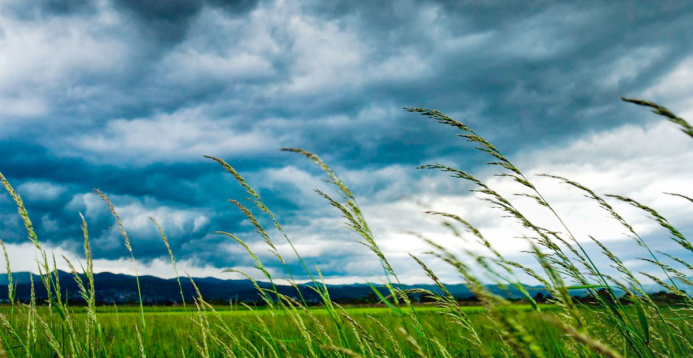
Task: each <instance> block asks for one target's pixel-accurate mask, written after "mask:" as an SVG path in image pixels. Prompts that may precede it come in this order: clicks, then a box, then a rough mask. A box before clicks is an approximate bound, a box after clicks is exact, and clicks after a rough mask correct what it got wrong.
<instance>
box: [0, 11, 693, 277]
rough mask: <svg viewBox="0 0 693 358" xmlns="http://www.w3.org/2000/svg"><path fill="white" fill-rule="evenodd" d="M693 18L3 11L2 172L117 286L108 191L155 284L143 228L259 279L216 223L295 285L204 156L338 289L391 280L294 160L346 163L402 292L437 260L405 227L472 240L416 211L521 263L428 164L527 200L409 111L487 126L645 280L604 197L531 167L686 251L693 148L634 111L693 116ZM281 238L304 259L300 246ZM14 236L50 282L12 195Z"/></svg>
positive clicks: (482, 206)
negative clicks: (670, 228) (477, 234)
mask: <svg viewBox="0 0 693 358" xmlns="http://www.w3.org/2000/svg"><path fill="white" fill-rule="evenodd" d="M691 24H693V3H691V2H689V1H657V2H652V3H650V4H649V5H646V4H645V3H642V2H637V1H612V2H607V3H604V2H598V1H573V2H560V3H558V2H551V1H510V2H507V1H476V0H473V1H472V0H470V1H459V2H457V1H454V2H453V1H450V2H447V1H433V0H431V1H392V2H390V1H376V2H372V1H368V2H360V1H348V0H343V1H342V0H337V1H327V2H325V1H300V2H298V1H281V0H279V1H253V0H235V1H227V0H206V1H205V0H196V1H192V0H169V1H157V0H141V1H140V0H74V1H62V0H29V1H27V0H4V1H2V2H0V172H2V173H3V174H4V175H5V176H6V177H7V179H8V180H9V181H10V182H11V183H12V184H13V185H14V187H15V188H16V189H17V191H18V192H19V194H20V195H21V196H22V197H23V198H24V200H25V203H26V206H27V209H28V211H29V214H30V217H31V218H32V220H33V222H34V224H35V225H36V229H37V232H38V235H39V239H40V240H41V242H42V243H43V244H44V245H45V246H46V248H49V249H50V250H54V251H55V252H56V254H65V255H67V256H68V257H79V256H80V255H81V254H82V252H81V246H80V245H81V242H82V238H81V231H80V227H79V225H80V219H79V213H83V214H84V215H85V217H86V219H87V221H88V223H89V225H90V235H91V240H92V247H93V250H94V257H95V258H96V259H97V262H96V266H97V270H101V271H104V270H106V271H114V272H128V273H132V269H131V265H130V264H128V263H127V262H126V260H125V259H126V258H127V257H128V256H129V254H128V252H127V250H126V249H125V246H124V245H123V242H122V239H121V238H120V237H119V235H118V233H117V231H115V230H112V229H111V228H110V227H111V226H112V225H113V223H114V221H113V218H112V216H110V215H109V213H108V210H107V208H106V206H105V204H104V203H103V202H102V201H101V200H100V199H99V198H98V197H96V196H95V195H94V194H93V192H92V190H93V189H94V188H99V189H101V190H102V191H104V192H106V193H107V194H108V195H109V196H110V197H111V199H112V201H113V203H114V204H115V206H116V209H117V210H118V212H119V213H120V215H121V217H122V219H123V222H124V224H125V228H126V229H127V230H128V232H129V233H130V235H131V237H132V246H133V250H134V253H135V256H136V257H137V258H138V260H139V261H140V271H141V272H143V273H148V274H155V275H159V276H164V277H171V276H173V270H172V269H171V268H170V266H169V264H168V258H167V253H166V248H165V246H164V245H163V243H162V242H161V240H160V238H159V237H158V235H157V232H156V229H155V227H154V226H153V225H152V223H151V222H150V221H149V220H148V218H147V217H148V216H151V217H154V218H156V219H157V220H158V221H159V222H160V223H161V224H162V226H163V228H164V230H165V231H166V233H167V234H168V236H169V239H170V241H171V246H172V249H173V251H174V253H175V254H176V256H177V259H178V261H179V265H180V267H181V270H186V271H188V272H190V273H191V274H193V275H199V276H217V277H227V278H234V277H237V276H234V275H233V274H228V273H222V272H221V270H222V269H224V268H237V269H244V270H248V272H249V273H251V274H252V275H254V276H255V275H256V273H255V272H254V271H253V270H252V269H251V268H250V267H251V266H252V260H251V259H250V257H248V255H247V254H245V253H244V251H243V249H242V247H240V246H239V245H238V244H236V243H234V242H231V241H229V240H228V238H225V237H222V236H219V235H217V234H214V231H216V230H224V231H228V232H232V233H235V234H237V235H238V236H239V237H241V238H243V239H245V240H246V241H247V242H248V243H249V244H250V246H251V247H252V248H254V249H255V250H256V251H257V253H258V255H259V256H260V257H261V258H262V259H263V260H264V261H265V262H266V265H267V266H268V267H270V268H272V269H273V271H274V272H276V273H277V275H279V276H281V275H282V274H281V269H280V265H279V264H278V263H277V262H276V260H273V259H272V255H271V254H270V253H269V252H268V251H267V249H266V246H265V244H264V242H263V241H262V239H261V238H260V237H258V236H257V235H256V234H254V232H253V228H252V226H251V225H250V223H249V222H248V221H247V220H245V219H244V216H243V214H242V213H240V212H239V211H238V210H237V209H236V208H235V207H234V206H233V205H231V204H230V203H228V199H239V200H242V199H244V198H245V197H246V196H247V195H246V194H245V193H244V192H243V191H242V188H241V187H240V186H239V185H238V184H237V183H235V182H234V181H233V179H232V178H231V176H229V175H226V174H225V173H224V171H223V169H222V168H221V167H220V166H219V165H218V164H216V163H214V162H212V161H210V160H208V159H205V158H204V157H203V155H204V154H208V155H214V156H218V157H221V158H223V159H225V160H227V161H228V162H229V163H230V164H231V165H233V166H234V167H235V168H236V169H238V171H239V172H240V173H241V174H242V175H244V176H245V177H246V179H247V180H248V182H249V183H250V185H252V186H253V187H255V188H256V189H257V191H258V192H259V193H260V195H261V196H262V198H263V199H264V200H265V202H266V203H267V205H268V206H269V208H270V209H271V210H273V211H274V212H275V214H276V216H277V218H278V219H279V221H280V222H281V223H282V224H283V225H284V226H285V228H286V230H287V232H288V234H289V237H290V238H291V239H292V240H293V242H294V244H295V245H296V247H297V249H298V251H299V252H300V253H301V254H302V255H303V256H304V258H305V259H306V261H307V262H308V264H309V265H310V266H311V267H313V265H314V264H318V265H319V266H320V268H321V270H322V271H323V274H324V275H325V276H326V277H328V279H329V280H331V281H332V282H355V281H362V280H363V279H364V278H369V277H373V275H377V274H379V273H380V272H381V271H380V270H379V269H378V263H377V260H376V258H375V256H373V255H372V254H371V253H370V252H368V250H367V249H365V248H364V247H363V246H361V245H358V244H356V240H358V237H357V235H356V234H354V233H351V232H350V231H349V230H348V228H347V227H346V225H344V223H343V220H342V219H341V218H340V216H339V213H338V212H337V211H336V210H335V209H334V208H332V207H330V205H329V203H328V202H326V201H325V200H324V199H322V198H320V197H319V196H318V195H317V194H315V193H314V192H313V189H314V188H316V187H317V188H325V184H324V182H323V181H322V180H323V179H324V178H325V177H324V174H323V173H321V172H320V170H319V169H318V168H317V167H315V166H314V165H311V163H309V162H308V161H307V160H306V159H305V158H303V157H300V156H298V155H296V154H291V153H286V152H280V151H279V149H280V148H282V147H301V148H304V149H306V150H309V151H312V152H314V153H316V154H318V155H320V156H321V157H322V158H323V159H324V160H325V161H326V162H327V163H328V164H329V165H331V166H332V167H333V168H334V169H335V170H336V171H337V173H338V174H339V175H340V176H341V177H342V178H343V179H344V181H345V182H346V184H347V185H349V186H350V187H351V189H352V191H353V192H354V194H355V195H356V197H357V200H358V202H359V204H360V205H361V206H362V208H363V210H364V212H365V215H366V218H367V220H369V223H370V225H371V226H372V229H373V231H374V233H375V237H376V241H377V242H378V243H379V244H380V245H381V247H382V248H383V250H384V251H385V253H386V255H387V256H388V257H389V258H391V260H392V262H393V264H394V265H395V269H396V270H397V271H398V272H399V273H400V275H401V277H402V278H403V280H404V281H407V282H426V279H425V275H424V274H423V272H422V271H421V270H419V269H417V268H416V267H415V264H414V263H413V261H412V260H411V258H409V256H408V255H407V253H408V252H412V253H417V254H418V253H422V252H424V251H427V250H428V249H429V248H428V247H427V246H426V245H425V244H424V243H422V242H421V240H420V239H418V238H416V237H415V236H413V235H411V234H409V233H408V232H409V231H415V232H418V233H421V234H423V235H426V236H428V237H431V238H433V239H434V240H436V241H438V242H441V243H443V244H445V245H446V246H447V247H450V248H451V249H453V250H462V249H464V248H467V247H466V246H465V245H467V244H465V243H464V242H463V241H461V240H459V239H455V238H453V237H452V235H451V234H450V232H449V231H448V230H447V229H445V228H444V227H443V226H442V225H441V223H440V221H439V220H438V219H435V218H431V217H428V216H427V215H425V214H423V212H424V211H426V210H428V209H434V210H442V211H450V212H453V213H456V214H458V215H460V216H462V217H464V218H466V219H468V220H469V221H470V222H472V223H473V224H475V225H477V226H478V227H479V228H481V229H482V231H483V232H484V233H486V235H487V236H488V237H489V238H490V239H491V240H492V241H493V242H494V243H495V244H497V245H498V247H499V248H500V249H501V251H502V252H504V253H506V254H508V255H509V256H510V257H516V256H518V257H519V255H521V253H520V251H521V250H522V249H523V248H526V244H525V242H524V240H522V239H518V237H519V236H521V235H523V231H522V230H521V228H519V227H518V226H517V225H515V224H514V223H513V221H512V220H509V219H504V218H503V217H502V213H500V212H498V211H497V210H494V209H493V208H491V207H490V206H489V205H488V204H487V203H485V202H484V201H482V200H480V197H479V196H478V195H476V194H473V193H470V192H469V189H472V187H471V186H470V185H468V184H466V183H463V182H462V181H460V180H459V179H454V178H449V177H448V176H446V175H445V174H442V173H437V172H433V171H424V170H417V169H416V167H417V166H418V165H421V164H426V163H434V162H441V163H445V164H448V165H452V166H456V167H459V168H462V169H464V170H467V171H469V172H471V173H473V174H475V175H477V176H479V177H480V178H483V179H484V180H487V181H488V183H489V184H490V185H492V186H493V187H494V188H497V189H498V190H500V191H501V192H503V193H507V194H510V195H511V194H512V193H518V192H522V188H520V187H518V186H517V185H514V184H512V183H511V182H509V181H508V180H504V179H503V178H499V177H495V176H493V174H497V173H498V168H489V167H488V166H486V165H485V164H484V163H485V162H486V161H488V160H489V158H487V157H484V156H483V155H482V154H481V153H480V152H478V151H475V150H473V148H472V147H470V145H469V144H468V143H466V142H464V141H463V140H462V139H461V138H459V137H456V136H455V134H457V133H456V132H455V131H454V129H453V128H449V127H444V126H442V125H440V124H437V123H435V122H434V121H431V120H427V119H425V118H424V117H422V116H419V115H415V114H411V113H407V112H406V111H404V110H403V109H402V108H403V107H427V108H435V109H438V110H441V111H443V112H445V113H447V114H448V115H450V116H452V117H454V118H456V119H459V120H461V121H464V122H465V123H467V124H469V125H470V126H472V127H473V128H474V129H475V130H476V131H477V132H478V133H479V134H481V135H483V136H485V137H486V138H488V139H489V140H490V141H491V142H493V143H495V144H496V146H497V147H498V149H499V150H501V151H502V152H504V153H505V154H507V155H508V156H509V157H510V158H511V159H512V160H513V161H514V162H515V163H516V165H517V166H518V167H520V168H521V169H522V170H523V171H525V173H526V174H527V175H528V177H530V179H533V180H536V184H537V185H538V186H539V189H540V190H541V191H542V193H543V194H545V195H546V196H547V198H548V199H549V201H550V202H551V203H552V204H554V205H555V206H556V208H557V210H558V212H559V213H560V214H562V215H563V216H564V218H565V219H566V221H567V222H568V223H569V225H571V228H572V229H573V230H574V231H575V233H576V234H577V235H578V237H579V239H580V240H588V238H587V235H593V236H595V237H596V238H599V239H601V240H604V241H605V242H606V243H607V244H608V245H610V247H611V248H613V249H614V250H615V251H616V252H617V253H618V254H619V255H622V258H623V259H624V260H626V261H627V262H629V264H631V265H633V267H636V268H637V267H640V266H642V267H645V265H644V264H643V263H640V262H638V261H637V260H636V259H637V258H638V257H641V256H642V255H643V254H644V253H643V252H642V249H640V248H638V247H637V246H636V245H634V244H632V242H631V241H629V239H627V238H626V237H625V236H624V235H622V233H623V231H624V230H623V229H622V228H620V227H619V226H618V225H616V224H615V223H614V221H613V220H609V218H608V217H607V216H606V214H605V213H603V212H602V211H600V209H599V208H598V206H597V205H596V204H594V203H591V202H589V201H588V200H586V199H584V198H583V197H582V194H581V193H580V192H577V191H575V190H572V189H570V188H569V187H567V186H565V185H560V184H559V183H557V182H556V181H554V180H547V179H541V178H538V177H536V174H538V173H550V174H556V175H563V176H567V177H569V178H572V179H574V180H577V181H580V182H581V183H583V184H585V185H587V186H589V187H591V188H593V189H594V190H595V191H596V192H597V193H600V194H606V193H613V194H621V195H626V196H630V197H632V198H634V199H636V200H639V201H641V202H643V203H644V204H647V205H650V206H652V207H654V208H655V209H657V210H658V211H660V212H661V213H662V214H664V215H665V216H667V217H668V218H669V219H670V221H671V222H672V223H673V224H674V225H676V226H677V227H679V228H680V230H681V231H682V232H683V233H684V234H687V235H688V236H693V222H691V220H690V218H691V214H693V206H692V205H691V203H690V202H686V201H685V200H683V199H681V198H677V197H672V196H668V195H665V194H663V192H676V193H681V194H684V195H688V196H693V185H691V184H692V183H693V180H692V179H693V176H692V175H691V174H692V173H693V171H692V170H693V141H692V140H690V138H688V137H686V136H685V135H683V134H681V133H680V131H679V130H678V129H677V128H676V127H675V126H674V125H673V124H671V123H668V122H666V121H665V120H664V119H662V118H661V117H657V116H656V115H654V114H652V113H649V112H648V111H647V110H646V109H644V108H639V107H636V106H634V105H630V104H626V103H623V102H621V101H620V100H619V97H620V96H634V97H640V98H645V99H649V100H654V101H657V102H659V103H661V104H663V105H665V106H667V107H669V108H671V109H672V110H673V111H675V112H676V113H678V114H679V115H681V116H683V117H684V118H693V96H692V94H693V28H692V26H691ZM513 202H516V203H517V205H518V206H519V207H521V208H523V209H525V210H527V212H528V215H530V216H531V217H532V218H534V219H536V220H537V222H538V223H541V224H545V225H547V226H549V227H553V226H552V225H555V224H556V223H555V222H553V221H552V219H551V218H550V217H549V216H548V215H547V213H546V212H544V211H542V209H541V208H536V207H534V206H532V205H530V203H529V201H526V200H522V199H521V198H513ZM614 205H615V207H616V208H618V209H619V210H621V211H622V212H623V214H624V216H625V217H626V219H628V220H629V221H630V222H631V223H632V224H633V225H634V227H635V228H636V230H638V231H639V233H640V234H641V235H642V236H643V237H644V238H646V240H648V242H651V245H652V246H653V247H654V248H655V249H657V250H664V251H667V252H671V253H675V254H680V255H683V253H682V252H680V251H679V250H678V249H677V247H676V246H675V245H673V244H672V243H671V241H670V240H669V239H668V237H667V235H666V233H665V232H664V231H662V230H659V229H658V228H657V226H656V223H654V222H652V221H649V220H648V219H647V218H646V217H645V216H643V215H641V214H640V213H639V212H637V211H635V210H632V209H629V208H628V207H627V206H624V205H619V204H618V203H614ZM257 214H258V216H261V215H260V214H259V213H257ZM261 222H262V223H263V224H266V225H268V226H269V224H270V222H269V221H268V220H267V218H266V217H262V216H261ZM271 234H272V235H273V238H274V239H275V241H276V243H277V246H278V247H279V250H280V251H281V252H282V253H285V254H286V255H285V256H286V258H287V260H288V261H289V266H292V267H293V266H296V265H297V260H296V259H295V258H293V256H292V255H291V250H290V248H289V247H288V245H287V244H286V242H285V241H284V239H283V238H282V237H281V236H280V235H276V233H275V232H271ZM0 238H2V239H3V240H4V241H5V242H7V243H8V248H9V251H10V254H11V261H12V262H11V264H12V269H13V270H15V271H24V270H29V269H32V270H34V271H36V269H35V261H34V258H35V256H36V253H35V250H34V249H33V248H32V246H31V245H29V244H28V240H27V238H26V232H25V231H24V230H23V226H22V224H21V221H20V218H19V216H18V215H17V213H16V208H15V207H14V206H13V204H12V202H11V200H10V197H9V195H7V193H5V192H3V193H2V194H0ZM686 257H687V256H686ZM517 259H518V260H528V259H527V258H517ZM427 260H428V261H429V262H430V263H431V265H432V266H433V267H435V268H436V269H437V270H439V274H440V276H441V277H443V278H445V279H446V280H450V281H455V280H457V276H456V275H455V274H454V272H453V271H452V270H451V269H449V268H447V267H445V266H444V265H443V264H441V263H439V262H436V261H435V260H432V259H431V258H427ZM528 262H529V261H528ZM643 270H646V269H643ZM294 273H295V274H297V275H298V276H299V277H302V276H301V275H300V272H297V271H295V272H294Z"/></svg>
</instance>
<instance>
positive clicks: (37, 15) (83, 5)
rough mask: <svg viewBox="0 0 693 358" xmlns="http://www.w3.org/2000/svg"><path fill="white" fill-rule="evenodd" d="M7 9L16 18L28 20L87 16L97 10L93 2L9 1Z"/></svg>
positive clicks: (63, 0)
mask: <svg viewBox="0 0 693 358" xmlns="http://www.w3.org/2000/svg"><path fill="white" fill-rule="evenodd" d="M5 9H6V10H8V11H9V12H10V13H12V14H13V15H14V16H16V17H18V18H21V19H27V20H30V19H45V18H50V17H53V16H76V15H85V14H88V13H93V11H94V10H95V8H94V3H93V1H92V0H28V1H9V2H8V4H7V5H6V7H5Z"/></svg>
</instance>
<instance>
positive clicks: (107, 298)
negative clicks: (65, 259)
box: [0, 271, 661, 304]
mask: <svg viewBox="0 0 693 358" xmlns="http://www.w3.org/2000/svg"><path fill="white" fill-rule="evenodd" d="M12 278H13V281H14V284H15V285H16V287H17V298H18V299H20V300H22V301H27V300H29V299H30V297H31V284H30V282H31V281H30V274H29V273H28V272H17V273H13V274H12ZM58 279H59V283H60V287H61V292H62V294H63V297H68V298H69V300H70V302H71V304H79V303H80V302H82V301H83V300H82V298H81V296H80V295H79V286H78V285H77V283H76V282H75V278H74V276H73V274H71V273H68V272H64V271H59V272H58ZM80 279H82V280H84V276H83V275H80ZM33 280H34V289H35V292H36V297H37V299H39V300H41V299H45V298H46V292H45V289H44V286H43V283H42V282H41V278H40V277H39V276H38V275H33ZM193 281H194V282H195V285H196V286H197V288H198V289H199V290H200V293H201V294H202V297H204V298H205V300H207V301H209V302H229V301H230V300H233V301H241V302H258V301H260V296H259V294H258V292H257V290H256V289H255V287H254V286H253V284H252V282H251V281H250V280H224V279H218V278H213V277H201V278H193ZM94 282H95V289H96V299H97V301H98V302H99V303H100V304H113V303H118V304H122V303H137V302H139V298H138V294H137V283H136V280H135V277H134V276H130V275H124V274H114V273H110V272H104V273H98V274H95V275H94ZM181 284H182V286H183V293H184V296H185V300H186V301H188V302H192V300H193V297H195V296H196V293H195V288H194V287H193V284H192V283H191V282H190V279H189V278H187V277H181ZM140 285H141V288H142V299H143V301H144V302H145V303H147V304H174V303H180V302H181V295H180V288H179V286H178V281H177V280H176V279H175V278H172V279H163V278H159V277H155V276H140ZM258 285H259V286H260V287H261V288H267V289H269V288H271V287H272V285H271V284H270V283H267V282H258ZM299 287H300V290H301V294H302V295H303V297H304V299H305V300H306V301H307V302H308V303H317V302H320V298H319V296H318V295H317V294H316V293H315V292H314V291H313V290H312V289H311V288H310V287H309V285H306V284H302V285H299ZM446 287H447V289H448V290H449V291H450V293H452V295H453V296H455V297H456V298H458V299H461V300H473V299H474V295H473V294H472V292H471V291H470V290H469V289H468V288H467V287H466V286H465V285H462V284H453V285H448V286H446ZM327 288H328V290H329V293H330V298H331V299H332V300H333V301H336V302H343V303H372V302H377V301H378V298H377V295H376V294H375V293H374V292H373V288H371V286H369V285H366V284H352V285H327ZM402 288H404V289H414V288H417V289H425V290H428V291H431V292H435V293H441V291H440V289H439V288H438V287H437V286H435V285H430V284H421V285H403V287H402ZM486 288H487V289H488V290H489V291H491V292H493V293H495V294H497V295H500V296H503V297H506V298H510V299H521V298H523V295H522V294H521V293H520V292H519V290H517V289H516V288H514V287H508V288H506V289H503V288H501V287H499V286H498V285H488V286H486ZM525 288H526V289H527V290H528V291H529V293H530V295H532V296H533V297H534V296H536V295H537V294H538V293H541V294H542V295H543V296H547V295H548V294H549V292H548V291H547V290H546V289H545V288H543V287H541V286H525ZM376 289H377V290H378V291H379V292H381V293H382V294H383V295H387V294H388V292H387V289H386V288H385V287H383V286H377V287H376ZM277 290H278V291H279V292H281V293H282V294H285V295H287V296H290V297H293V298H298V297H299V295H298V292H297V291H296V289H295V288H293V287H291V286H288V285H278V286H277ZM660 290H661V289H659V288H657V287H651V288H649V287H648V292H656V291H660ZM571 293H572V294H574V295H576V296H583V295H585V294H586V293H587V291H586V290H575V291H571ZM413 297H414V298H415V299H420V300H424V299H425V297H424V295H421V294H415V295H413ZM0 301H7V276H6V275H0Z"/></svg>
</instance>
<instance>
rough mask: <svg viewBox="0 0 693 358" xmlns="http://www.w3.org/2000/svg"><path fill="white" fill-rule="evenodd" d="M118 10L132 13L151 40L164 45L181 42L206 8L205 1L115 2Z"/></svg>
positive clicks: (132, 0) (122, 0) (134, 0)
mask: <svg viewBox="0 0 693 358" xmlns="http://www.w3.org/2000/svg"><path fill="white" fill-rule="evenodd" d="M114 4H115V6H116V7H117V8H119V9H121V10H123V11H126V12H128V13H131V14H133V15H134V17H135V18H136V20H137V22H138V23H139V24H140V26H141V28H142V29H143V30H145V31H146V32H150V36H152V38H151V40H152V41H154V42H162V43H177V42H179V41H181V40H182V39H183V38H184V37H185V35H186V33H187V31H188V27H189V26H190V21H191V20H192V18H193V17H194V16H195V15H197V13H198V12H199V11H200V10H201V9H202V7H203V6H204V1H189V0H173V1H156V0H145V1H138V0H114Z"/></svg>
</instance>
